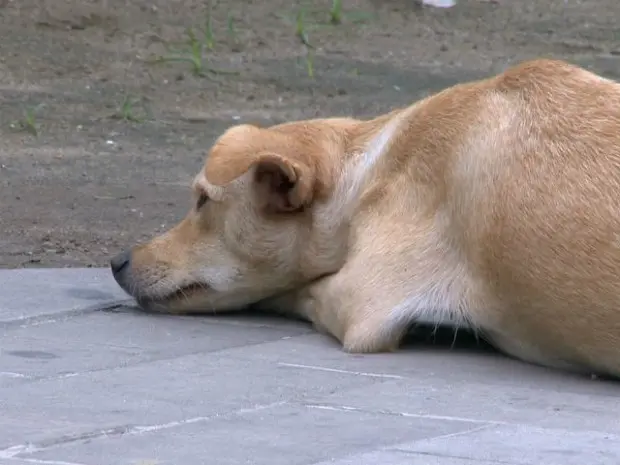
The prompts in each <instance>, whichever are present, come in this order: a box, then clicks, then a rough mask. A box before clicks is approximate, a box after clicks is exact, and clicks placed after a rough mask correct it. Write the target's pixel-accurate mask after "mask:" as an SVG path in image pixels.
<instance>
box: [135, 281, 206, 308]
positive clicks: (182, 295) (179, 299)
mask: <svg viewBox="0 0 620 465" xmlns="http://www.w3.org/2000/svg"><path fill="white" fill-rule="evenodd" d="M209 289H210V286H209V285H208V284H205V283H199V282H196V283H191V284H188V285H185V286H181V287H178V288H177V289H175V290H174V291H172V292H170V293H169V294H164V295H160V296H157V297H138V298H137V299H136V300H137V302H138V304H139V305H140V306H141V307H143V308H145V309H153V310H157V309H165V308H168V307H170V306H171V305H174V304H178V303H183V302H190V301H191V300H192V299H193V298H194V297H196V296H198V295H201V294H204V293H205V292H207V291H209Z"/></svg>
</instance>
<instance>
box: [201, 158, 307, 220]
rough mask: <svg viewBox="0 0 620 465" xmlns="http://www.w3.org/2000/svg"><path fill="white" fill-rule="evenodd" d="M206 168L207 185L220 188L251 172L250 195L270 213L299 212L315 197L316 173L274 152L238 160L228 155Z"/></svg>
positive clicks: (209, 162) (209, 163)
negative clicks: (209, 183)
mask: <svg viewBox="0 0 620 465" xmlns="http://www.w3.org/2000/svg"><path fill="white" fill-rule="evenodd" d="M206 168H207V169H206V173H205V174H206V177H207V179H208V180H209V182H211V183H212V184H215V185H219V186H222V185H225V184H228V183H229V182H231V181H233V180H235V179H237V178H239V177H241V176H243V175H245V174H246V173H248V172H250V171H251V172H252V176H253V177H252V180H251V183H252V189H253V190H254V192H253V195H254V196H255V198H256V200H257V201H258V202H259V204H260V206H261V207H263V208H265V209H266V210H268V211H270V212H272V213H277V212H280V213H284V212H293V211H297V210H301V209H303V208H304V207H305V206H308V205H309V204H310V203H311V202H312V200H313V197H314V189H315V184H316V173H315V170H314V169H313V167H312V166H310V165H309V164H307V163H305V162H304V161H302V160H300V159H297V158H292V157H285V156H284V155H280V154H278V153H273V152H262V153H257V154H255V155H253V156H250V157H248V156H243V157H238V158H237V159H235V158H233V157H230V156H227V157H213V158H212V159H211V160H209V161H208V162H207V167H206Z"/></svg>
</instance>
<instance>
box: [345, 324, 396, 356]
mask: <svg viewBox="0 0 620 465" xmlns="http://www.w3.org/2000/svg"><path fill="white" fill-rule="evenodd" d="M399 346H400V337H398V336H396V335H393V334H390V335H386V334H377V333H373V332H372V331H368V330H367V329H365V328H350V329H349V330H347V332H346V333H345V335H344V339H343V341H342V349H343V350H344V351H345V352H348V353H351V354H372V353H385V352H396V351H397V350H398V348H399Z"/></svg>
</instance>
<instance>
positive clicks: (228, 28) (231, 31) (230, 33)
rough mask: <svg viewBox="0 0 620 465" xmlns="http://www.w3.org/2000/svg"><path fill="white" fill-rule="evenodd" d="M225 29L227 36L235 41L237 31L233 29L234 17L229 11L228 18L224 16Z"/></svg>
mask: <svg viewBox="0 0 620 465" xmlns="http://www.w3.org/2000/svg"><path fill="white" fill-rule="evenodd" d="M226 31H227V32H228V38H229V39H230V40H232V41H233V42H236V41H237V32H236V31H235V18H233V16H232V14H230V13H229V14H228V18H226Z"/></svg>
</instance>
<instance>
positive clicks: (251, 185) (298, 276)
mask: <svg viewBox="0 0 620 465" xmlns="http://www.w3.org/2000/svg"><path fill="white" fill-rule="evenodd" d="M354 124H355V122H354V121H351V120H345V119H343V120H330V121H313V122H299V123H289V124H284V125H280V126H274V127H271V128H258V127H256V126H251V125H239V126H235V127H233V128H231V129H229V130H228V131H226V132H225V133H224V134H223V135H222V136H221V137H220V138H219V139H218V140H217V141H216V143H215V144H214V146H213V147H212V149H211V152H210V154H209V156H208V157H207V161H206V164H205V166H204V168H203V170H202V171H201V172H200V173H199V174H198V176H196V179H195V181H194V184H193V191H194V205H193V208H192V209H191V211H189V212H188V214H187V216H186V217H185V218H184V219H183V220H182V221H181V222H180V223H179V224H177V225H176V226H175V227H173V228H172V229H170V230H169V231H167V232H166V233H164V234H163V235H161V236H159V237H156V238H154V239H153V240H152V241H150V242H148V243H146V244H142V245H137V246H135V247H134V248H133V249H131V250H128V251H126V252H124V253H122V254H119V255H118V256H116V257H114V258H113V259H112V262H111V268H112V271H113V273H114V278H115V279H116V281H117V282H118V283H119V285H120V286H121V287H122V288H123V289H124V290H125V291H126V292H127V293H129V294H130V295H131V296H133V297H134V298H136V300H137V301H138V302H139V303H140V304H141V305H142V306H143V307H146V308H151V309H156V310H160V311H171V312H188V311H201V312H202V311H206V312H209V311H222V310H231V309H237V308H241V307H244V306H247V305H250V304H252V303H255V302H257V301H259V300H262V299H264V298H267V297H271V296H273V295H275V294H277V293H279V292H283V291H286V290H290V289H292V288H295V287H296V286H300V285H301V284H303V283H305V282H308V281H310V280H313V279H316V278H317V277H319V276H321V275H324V274H328V273H331V272H334V271H337V270H338V269H339V268H340V267H341V266H342V264H343V261H344V257H345V254H346V248H347V240H348V239H347V238H348V232H347V229H348V228H347V225H346V221H344V220H343V218H342V215H341V212H339V211H338V208H335V207H334V196H335V195H339V194H338V193H337V191H338V189H336V185H337V179H338V178H339V176H340V174H341V173H342V170H343V158H344V156H343V154H344V153H345V152H346V150H345V145H346V143H347V129H348V128H349V127H352V126H353V125H354Z"/></svg>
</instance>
